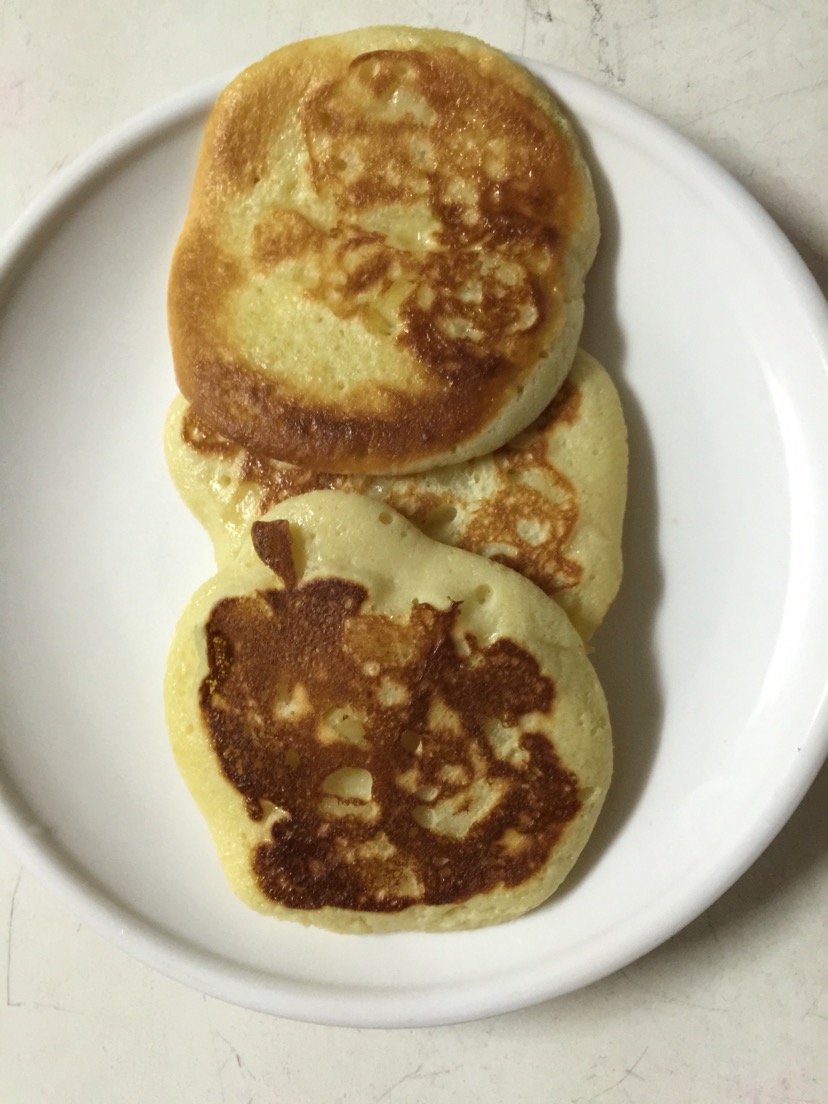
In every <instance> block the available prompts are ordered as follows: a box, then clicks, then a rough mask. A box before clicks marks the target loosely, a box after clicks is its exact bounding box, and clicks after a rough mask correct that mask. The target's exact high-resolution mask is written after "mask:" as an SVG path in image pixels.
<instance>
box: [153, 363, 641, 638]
mask: <svg viewBox="0 0 828 1104" xmlns="http://www.w3.org/2000/svg"><path fill="white" fill-rule="evenodd" d="M165 448H166V454H167V464H168V467H169V470H170V473H171V475H172V478H173V481H174V483H175V485H176V486H177V488H178V490H179V492H180V494H181V496H182V498H183V499H184V501H185V502H186V504H187V505H188V506H189V508H190V509H191V510H192V512H193V513H194V514H195V516H196V517H197V518H198V519H199V521H200V522H201V523H202V524H203V525H204V526H205V528H206V529H207V531H208V533H209V534H210V537H211V539H212V541H213V544H214V547H215V554H216V561H217V563H218V564H219V565H220V566H221V565H222V564H225V563H228V562H229V561H230V560H232V559H233V558H234V556H235V555H236V553H237V551H238V549H239V547H240V546H241V544H242V543H243V541H244V540H246V539H247V534H248V532H249V529H250V527H251V525H252V524H253V522H254V521H256V520H257V519H258V518H260V517H262V516H263V515H264V514H266V513H267V511H268V510H269V509H270V508H271V507H272V506H274V505H276V504H278V503H280V502H283V501H285V500H286V499H288V498H291V497H292V496H294V495H297V494H302V493H304V492H306V491H310V490H316V489H320V488H331V489H336V490H340V491H350V492H356V493H357V494H364V495H369V496H370V497H372V498H377V499H379V500H381V501H383V502H385V503H387V504H388V505H389V506H392V507H394V509H396V510H398V511H399V512H400V513H402V514H403V515H404V516H405V517H407V518H408V519H409V521H413V522H414V523H415V524H416V525H417V526H419V528H421V529H422V530H423V531H424V532H425V533H427V534H428V535H429V536H431V537H433V538H434V539H436V540H441V541H443V542H445V543H446V544H452V545H456V546H457V547H458V548H465V549H467V550H468V551H470V552H476V553H478V554H480V555H484V556H488V557H489V558H490V559H494V560H497V561H499V562H500V563H503V564H506V565H507V566H508V567H512V568H514V569H515V570H517V571H520V572H521V574H523V575H526V576H527V578H530V579H531V580H532V581H533V582H534V583H536V584H537V585H538V586H539V587H540V588H541V589H542V590H543V591H545V593H546V594H548V595H550V596H551V597H553V598H554V599H555V600H556V601H557V602H558V603H559V604H560V605H561V606H563V608H564V609H565V610H566V612H567V613H568V615H569V617H570V619H571V620H572V622H573V624H574V625H575V627H576V628H577V629H578V631H579V632H580V633H581V635H582V636H583V637H584V639H589V638H590V637H591V636H592V635H593V633H594V632H595V630H596V629H597V627H598V626H599V625H600V623H601V621H602V620H603V618H604V615H605V614H606V611H607V609H608V608H609V606H610V605H611V603H612V601H613V599H614V598H615V595H616V593H617V592H618V587H619V585H620V581H621V570H622V560H621V530H622V522H623V516H624V506H625V500H626V488H627V438H626V428H625V425H624V416H623V412H622V410H621V404H620V402H619V399H618V394H617V392H616V390H615V387H614V385H613V383H612V380H611V378H610V377H609V375H608V374H607V372H606V371H604V369H603V368H602V367H601V365H600V364H599V363H598V362H597V361H596V360H594V359H593V358H592V357H591V356H589V355H588V354H587V353H585V352H583V350H580V351H579V353H578V355H577V357H576V359H575V363H574V365H573V367H572V371H571V372H570V374H569V376H568V377H567V379H566V381H565V382H564V384H563V386H562V387H561V389H560V390H559V392H558V394H557V395H556V397H555V399H553V401H552V403H551V404H550V406H549V407H548V408H547V409H546V410H545V411H544V413H543V414H542V415H541V417H540V418H539V419H538V420H537V421H536V422H535V423H534V424H533V425H532V426H531V427H530V428H529V429H528V430H525V431H524V432H523V433H522V434H520V435H519V436H518V437H517V438H516V439H515V440H514V441H511V442H509V443H508V444H507V445H504V446H503V447H502V448H500V449H498V450H497V452H495V453H494V454H490V455H488V456H483V457H478V458H477V459H474V460H467V461H465V462H463V463H461V464H454V465H451V466H450V467H445V468H439V469H437V470H435V471H432V472H423V473H420V474H413V475H407V476H365V475H362V476H360V475H337V474H333V473H330V472H327V473H326V472H313V471H310V470H308V469H307V468H299V467H296V466H294V465H290V464H284V463H282V462H280V461H278V460H270V459H268V458H267V457H265V456H262V455H260V454H257V453H253V452H251V451H250V450H248V449H244V448H242V447H241V446H239V445H235V444H234V443H233V442H232V441H229V440H228V439H227V438H226V437H223V436H221V434H217V433H215V432H213V431H212V430H210V429H209V428H208V427H206V426H205V425H203V423H200V422H199V421H198V419H197V418H195V416H194V414H193V411H192V408H191V407H189V406H188V404H187V402H186V401H185V400H184V399H183V398H182V397H181V396H179V397H177V398H176V399H175V401H174V402H173V404H172V406H171V408H170V411H169V414H168V417H167V425H166V430H165Z"/></svg>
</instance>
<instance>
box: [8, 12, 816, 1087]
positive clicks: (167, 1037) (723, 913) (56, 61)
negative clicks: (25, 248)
mask: <svg viewBox="0 0 828 1104" xmlns="http://www.w3.org/2000/svg"><path fill="white" fill-rule="evenodd" d="M378 22H404V23H413V24H419V25H442V26H445V27H448V28H451V29H456V30H462V31H465V32H468V33H471V34H476V35H478V36H480V37H482V38H485V39H487V40H488V41H490V42H491V43H492V44H494V45H496V46H499V47H501V48H503V49H505V50H508V51H511V52H513V53H516V54H523V55H525V56H528V57H533V58H537V59H540V60H544V61H548V62H551V63H553V64H556V65H558V66H561V67H562V68H566V69H569V70H571V71H573V72H576V73H578V74H580V75H582V76H585V77H587V78H589V79H591V80H593V81H595V82H597V83H598V84H600V85H602V86H604V87H607V88H611V89H613V90H615V91H617V92H619V93H621V94H622V95H624V96H626V97H628V98H629V99H630V100H632V101H633V102H635V103H637V104H639V105H641V106H642V107H644V108H646V109H648V110H649V111H651V112H653V113H654V114H655V115H657V116H659V117H660V118H662V119H663V120H665V121H666V122H668V123H670V124H671V125H672V126H674V127H675V128H676V129H677V130H679V131H680V132H681V133H682V134H684V135H686V136H687V137H688V138H690V139H691V140H693V141H694V142H696V143H697V144H698V145H699V146H700V147H701V148H702V149H704V150H706V151H707V152H708V153H710V154H712V155H713V156H714V157H716V158H717V159H718V160H719V161H720V162H721V163H722V164H723V165H724V166H725V167H726V168H727V169H729V170H730V171H731V172H732V173H733V174H734V175H735V176H736V177H737V179H739V180H740V181H741V182H742V183H743V184H744V185H745V186H746V187H747V188H748V189H749V190H750V191H751V192H752V193H753V194H754V195H755V196H756V197H757V198H758V199H759V200H760V201H761V202H762V203H763V204H764V205H765V206H766V207H767V209H768V210H769V211H770V212H771V214H772V215H773V216H774V217H775V218H776V220H777V221H778V222H779V224H780V225H781V226H782V228H783V229H784V230H785V231H786V233H787V234H788V235H789V236H790V238H791V239H792V241H793V242H794V244H795V245H796V246H797V248H798V249H799V250H800V252H801V253H802V255H803V257H804V259H805V260H806V262H807V263H808V265H809V266H810V267H811V269H812V271H813V272H814V274H815V275H816V276H817V279H818V280H820V282H821V283H822V286H823V289H824V288H825V286H826V278H827V277H828V265H827V264H826V257H828V193H826V189H825V179H826V174H828V156H826V150H828V144H827V143H826V127H828V31H827V30H826V26H828V24H827V23H826V18H825V9H824V5H823V4H822V3H820V2H819V0H803V2H795V3H791V4H785V5H782V4H775V3H769V2H758V0H734V2H732V3H727V4H721V3H713V2H712V0H701V2H699V3H695V4H687V3H684V2H682V0H629V2H627V3H622V2H621V0H603V2H602V0H561V2H559V3H550V2H549V0H523V2H522V3H520V2H514V3H511V4H507V3H505V2H499V0H479V2H478V3H470V2H468V0H465V2H464V0H448V2H446V3H443V4H438V3H436V2H435V0H400V2H398V3H395V4H394V5H389V4H387V3H381V2H379V0H338V2H336V3H333V2H331V0H317V3H316V4H314V5H313V6H311V7H308V8H307V9H305V10H302V9H301V8H299V7H298V6H297V7H294V6H288V5H280V4H278V3H264V2H261V0H250V2H248V3H247V4H245V5H244V6H239V7H235V8H231V6H229V5H226V4H224V3H222V2H220V0H202V2H201V3H195V2H194V0H177V2H175V3H172V2H170V0H166V2H164V0H149V2H145V3H140V4H139V3H137V2H136V0H123V2H122V3H120V4H117V5H116V4H112V3H105V2H103V0H77V2H76V3H74V4H72V5H69V4H66V3H64V2H62V0H61V2H58V0H0V166H2V171H0V231H5V230H6V229H7V227H9V226H10V225H11V224H12V223H13V221H14V220H15V218H16V217H17V216H18V215H19V214H20V212H21V211H22V210H23V209H24V207H25V206H26V204H27V203H28V202H29V201H31V200H32V199H33V198H34V197H35V196H36V195H37V194H38V192H39V191H40V190H41V189H42V188H43V187H44V185H45V184H46V183H47V181H49V180H50V179H51V178H52V177H54V176H55V175H56V174H57V173H58V172H59V171H60V169H61V168H62V167H63V166H65V165H67V164H68V163H69V162H70V161H71V160H72V159H73V158H75V157H76V156H77V155H78V154H79V153H80V152H81V151H83V150H84V149H85V148H86V147H87V146H88V145H89V144H90V143H91V142H93V141H94V140H95V139H96V138H98V137H99V136H101V135H102V134H104V133H106V132H107V131H109V130H110V129H111V128H112V127H114V126H116V125H117V124H118V123H120V122H122V121H123V120H125V119H127V118H129V117H130V116H131V115H133V114H134V113H136V112H137V111H140V110H142V109H143V108H146V107H148V106H150V105H152V104H153V103H155V102H156V101H158V100H159V99H161V98H163V97H164V96H166V95H168V94H169V93H171V92H174V91H175V90H177V89H180V88H184V87H186V86H187V85H190V84H191V83H193V82H195V81H197V80H199V79H201V78H205V77H208V76H211V75H213V74H215V73H220V72H225V71H226V72H230V71H232V70H234V69H236V68H240V67H241V66H243V65H244V64H246V63H247V62H249V61H251V60H253V59H255V58H257V57H258V56H260V55H261V54H263V53H265V52H267V50H269V49H270V48H273V47H275V46H277V45H280V44H281V43H283V42H286V41H289V40H291V39H295V38H299V37H304V36H306V35H312V34H318V33H324V32H328V31H332V30H340V29H346V28H348V27H353V26H358V25H364V24H370V23H378ZM827 805H828V769H826V768H823V770H822V772H821V774H820V775H819V776H818V778H817V780H816V782H815V784H814V785H813V787H812V789H811V790H810V792H809V793H808V795H807V796H806V797H805V799H804V801H803V803H802V805H801V806H800V808H799V809H798V810H797V812H796V813H795V814H794V816H793V817H792V819H791V821H790V822H789V823H788V825H787V826H786V827H785V828H784V829H783V831H782V832H781V834H780V835H779V836H778V837H777V839H776V840H775V842H774V843H773V844H772V845H771V846H770V848H769V849H768V850H767V851H766V852H765V854H764V855H763V856H762V857H761V858H760V859H759V860H758V861H757V862H756V863H755V865H754V866H753V867H752V868H751V869H750V870H749V871H748V872H747V873H746V874H745V875H744V876H743V877H742V878H741V879H740V880H739V881H738V882H737V884H736V885H735V886H734V887H733V888H732V889H730V890H729V891H728V892H727V893H726V894H725V895H724V896H723V897H722V898H721V899H720V900H719V901H718V902H717V903H716V904H714V905H713V906H712V907H711V908H710V909H708V910H707V912H705V913H704V914H703V915H702V916H701V917H700V918H699V919H698V920H696V921H695V922H694V923H692V924H691V925H690V926H689V927H688V928H686V929H685V930H684V931H683V932H681V933H680V934H679V935H677V936H676V937H674V938H673V939H672V940H670V941H669V942H667V943H666V944H664V945H663V946H662V947H660V948H659V949H657V950H656V951H654V952H652V953H651V954H649V955H648V956H646V957H645V958H643V959H641V960H640V961H638V962H636V963H634V964H633V965H631V966H629V967H628V968H626V969H624V970H623V971H621V972H619V973H617V974H615V975H614V976H612V977H609V978H607V979H605V980H604V981H602V982H599V983H597V984H595V985H592V986H591V987H589V988H587V989H585V990H582V991H580V992H576V993H573V994H571V995H569V996H566V997H562V998H559V999H557V1000H555V1001H551V1002H547V1003H546V1004H543V1005H540V1006H538V1007H536V1008H532V1009H527V1010H525V1011H522V1012H516V1013H511V1014H509V1015H505V1016H500V1017H497V1018H494V1019H489V1020H484V1021H481V1022H477V1023H470V1024H464V1025H460V1026H456V1027H445V1028H434V1029H411V1030H408V1029H405V1030H397V1031H376V1030H374V1031H371V1030H356V1029H344V1028H325V1027H318V1026H309V1025H304V1024H300V1023H294V1022H289V1021H286V1020H279V1019H275V1018H272V1017H268V1016H265V1015H261V1014H257V1013H251V1012H247V1011H245V1010H244V1009H241V1008H237V1007H233V1006H230V1005H226V1004H224V1003H222V1002H220V1001H217V1000H214V999H211V998H205V997H203V996H201V995H199V994H198V993H195V992H192V991H190V990H189V989H187V988H185V987H183V986H182V985H179V984H177V983H175V982H172V981H169V980H168V979H166V978H165V977H163V976H161V975H159V974H157V973H155V972H153V971H152V970H150V969H148V968H146V967H144V966H142V965H140V964H139V963H137V962H135V961H133V960H132V959H129V958H127V957H126V956H125V955H123V954H122V953H121V952H120V951H119V950H117V949H115V948H113V947H112V946H110V945H109V944H108V943H106V942H104V941H103V940H102V939H101V938H100V937H99V936H97V935H96V934H95V933H94V932H92V931H91V930H90V929H89V928H87V927H86V926H84V925H83V924H81V923H79V922H78V921H77V920H76V919H75V918H74V917H73V916H72V915H71V914H70V913H69V912H68V911H67V910H66V909H65V908H64V907H63V906H62V905H61V904H59V903H58V902H57V901H56V900H55V899H53V898H52V896H51V895H50V894H49V892H48V891H46V890H45V889H43V888H42V887H41V886H40V885H39V884H38V883H37V881H36V880H35V879H34V878H33V877H32V876H31V875H30V874H28V873H26V872H24V871H23V870H22V869H21V868H20V866H19V864H18V863H17V861H16V859H15V858H14V857H13V855H12V854H11V853H10V852H8V851H6V850H0V1101H2V1102H3V1104H7V1102H8V1104H29V1102H30V1101H41V1100H42V1101H58V1100H59V1101H61V1102H62V1104H75V1102H77V1104H81V1102H82V1104H87V1102H90V1101H106V1102H107V1104H114V1102H133V1101H135V1102H137V1101H153V1102H164V1101H167V1100H170V1101H172V1100H177V1101H179V1100H193V1101H199V1102H203V1104H212V1102H216V1104H218V1102H221V1104H247V1102H255V1104H274V1102H278V1104H329V1102H333V1101H353V1102H358V1104H365V1102H369V1101H370V1102H375V1101H376V1102H378V1101H387V1102H389V1104H404V1102H412V1101H421V1100H428V1101H431V1102H433V1104H441V1102H451V1101H457V1102H460V1101H467V1100H472V1099H474V1100H478V1101H492V1102H495V1101H498V1102H499V1101H502V1100H505V1099H509V1100H512V1101H517V1102H520V1101H527V1102H529V1101H531V1102H535V1101H537V1102H541V1101H552V1102H554V1104H576V1102H578V1104H586V1102H588V1101H598V1100H600V1101H602V1102H607V1104H614V1102H617V1101H618V1102H624V1101H632V1102H636V1104H663V1102H665V1101H682V1102H691V1104H696V1102H698V1104H711V1102H718V1101H722V1102H739V1104H742V1102H743V1104H824V1102H825V1101H828V953H826V948H827V947H828V818H826V814H825V809H826V806H827ZM3 996H5V1000H3V999H2V998H3Z"/></svg>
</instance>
